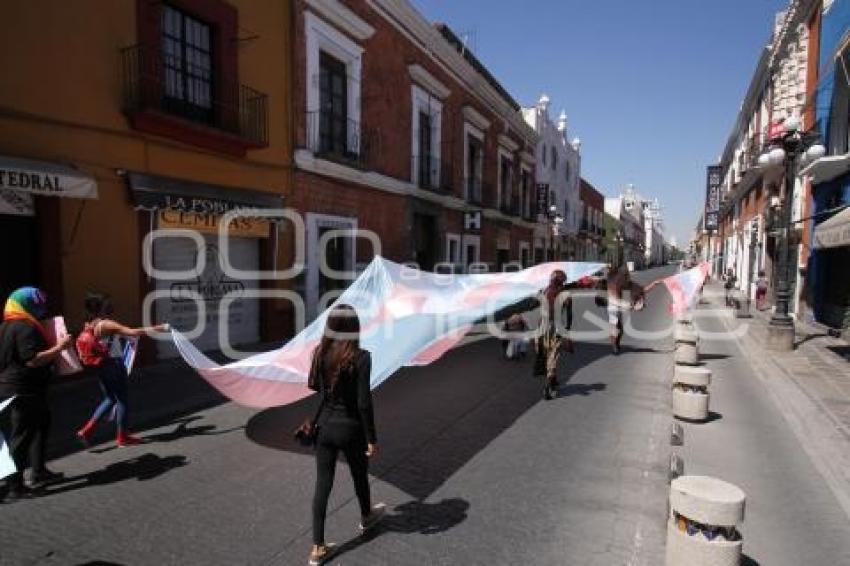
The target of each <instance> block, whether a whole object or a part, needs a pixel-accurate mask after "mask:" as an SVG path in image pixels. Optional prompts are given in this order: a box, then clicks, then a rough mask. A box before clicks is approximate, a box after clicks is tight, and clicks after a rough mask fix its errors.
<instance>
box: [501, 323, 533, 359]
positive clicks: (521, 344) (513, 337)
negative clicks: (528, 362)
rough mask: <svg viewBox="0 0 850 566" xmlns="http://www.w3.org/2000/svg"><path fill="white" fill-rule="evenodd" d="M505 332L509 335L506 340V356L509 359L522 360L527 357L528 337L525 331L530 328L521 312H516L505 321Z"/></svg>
mask: <svg viewBox="0 0 850 566" xmlns="http://www.w3.org/2000/svg"><path fill="white" fill-rule="evenodd" d="M502 329H503V331H504V332H505V334H507V335H508V338H507V340H505V341H504V342H505V344H504V347H505V350H504V352H505V357H506V358H507V359H509V360H521V359H524V358H525V355H526V353H527V352H528V338H526V337H525V335H524V333H525V332H526V331H527V330H528V324H526V322H525V319H524V318H523V317H522V315H521V314H519V313H514V314H512V315H511V316H510V317H508V320H506V321H505V324H504V326H503V327H502Z"/></svg>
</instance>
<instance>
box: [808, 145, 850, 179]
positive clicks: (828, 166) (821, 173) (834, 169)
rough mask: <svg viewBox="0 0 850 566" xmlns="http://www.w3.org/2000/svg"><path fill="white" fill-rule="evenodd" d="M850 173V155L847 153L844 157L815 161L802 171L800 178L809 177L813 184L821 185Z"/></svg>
mask: <svg viewBox="0 0 850 566" xmlns="http://www.w3.org/2000/svg"><path fill="white" fill-rule="evenodd" d="M848 171H850V153H845V154H844V155H828V156H826V157H821V158H820V159H818V160H816V161H813V162H812V163H810V164H809V165H807V166H806V167H805V168H803V170H802V171H800V176H801V177H803V176H809V177H811V178H812V183H814V184H816V185H819V184H821V183H827V182H829V181H832V180H833V179H835V178H836V177H838V176H840V175H843V174H844V173H847V172H848Z"/></svg>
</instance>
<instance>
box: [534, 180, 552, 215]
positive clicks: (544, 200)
mask: <svg viewBox="0 0 850 566" xmlns="http://www.w3.org/2000/svg"><path fill="white" fill-rule="evenodd" d="M535 205H536V209H535V210H536V214H537V216H541V215H542V216H546V214H548V212H549V183H537V199H536V200H535Z"/></svg>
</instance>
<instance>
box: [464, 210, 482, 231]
mask: <svg viewBox="0 0 850 566" xmlns="http://www.w3.org/2000/svg"><path fill="white" fill-rule="evenodd" d="M463 229H464V230H465V231H467V232H478V231H480V230H481V211H480V210H471V211H468V212H464V213H463Z"/></svg>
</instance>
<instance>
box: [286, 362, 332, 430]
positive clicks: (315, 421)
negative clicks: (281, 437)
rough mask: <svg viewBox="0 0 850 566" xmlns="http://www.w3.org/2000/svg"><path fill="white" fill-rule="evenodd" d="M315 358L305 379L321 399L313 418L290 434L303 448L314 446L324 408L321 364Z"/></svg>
mask: <svg viewBox="0 0 850 566" xmlns="http://www.w3.org/2000/svg"><path fill="white" fill-rule="evenodd" d="M317 358H318V356H316V358H314V359H313V366H312V367H311V368H310V374H309V375H308V377H307V386H308V387H309V388H310V389H312V390H314V391H317V392H318V393H319V395H320V396H321V397H322V399H321V401H319V406H318V408H317V409H316V414H315V415H313V418H312V419H310V420H307V421H304V422H303V423H301V426H299V427H298V428H296V429H295V432H293V433H292V436H293V438H295V440H296V441H297V442H298V443H299V444H300V445H301V446H305V447H309V446H315V445H316V439H317V438H318V436H319V417H320V416H321V414H322V409H324V408H325V397H326V396H325V388H324V380H323V379H322V378H321V362H320V361H319V360H318V359H317Z"/></svg>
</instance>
